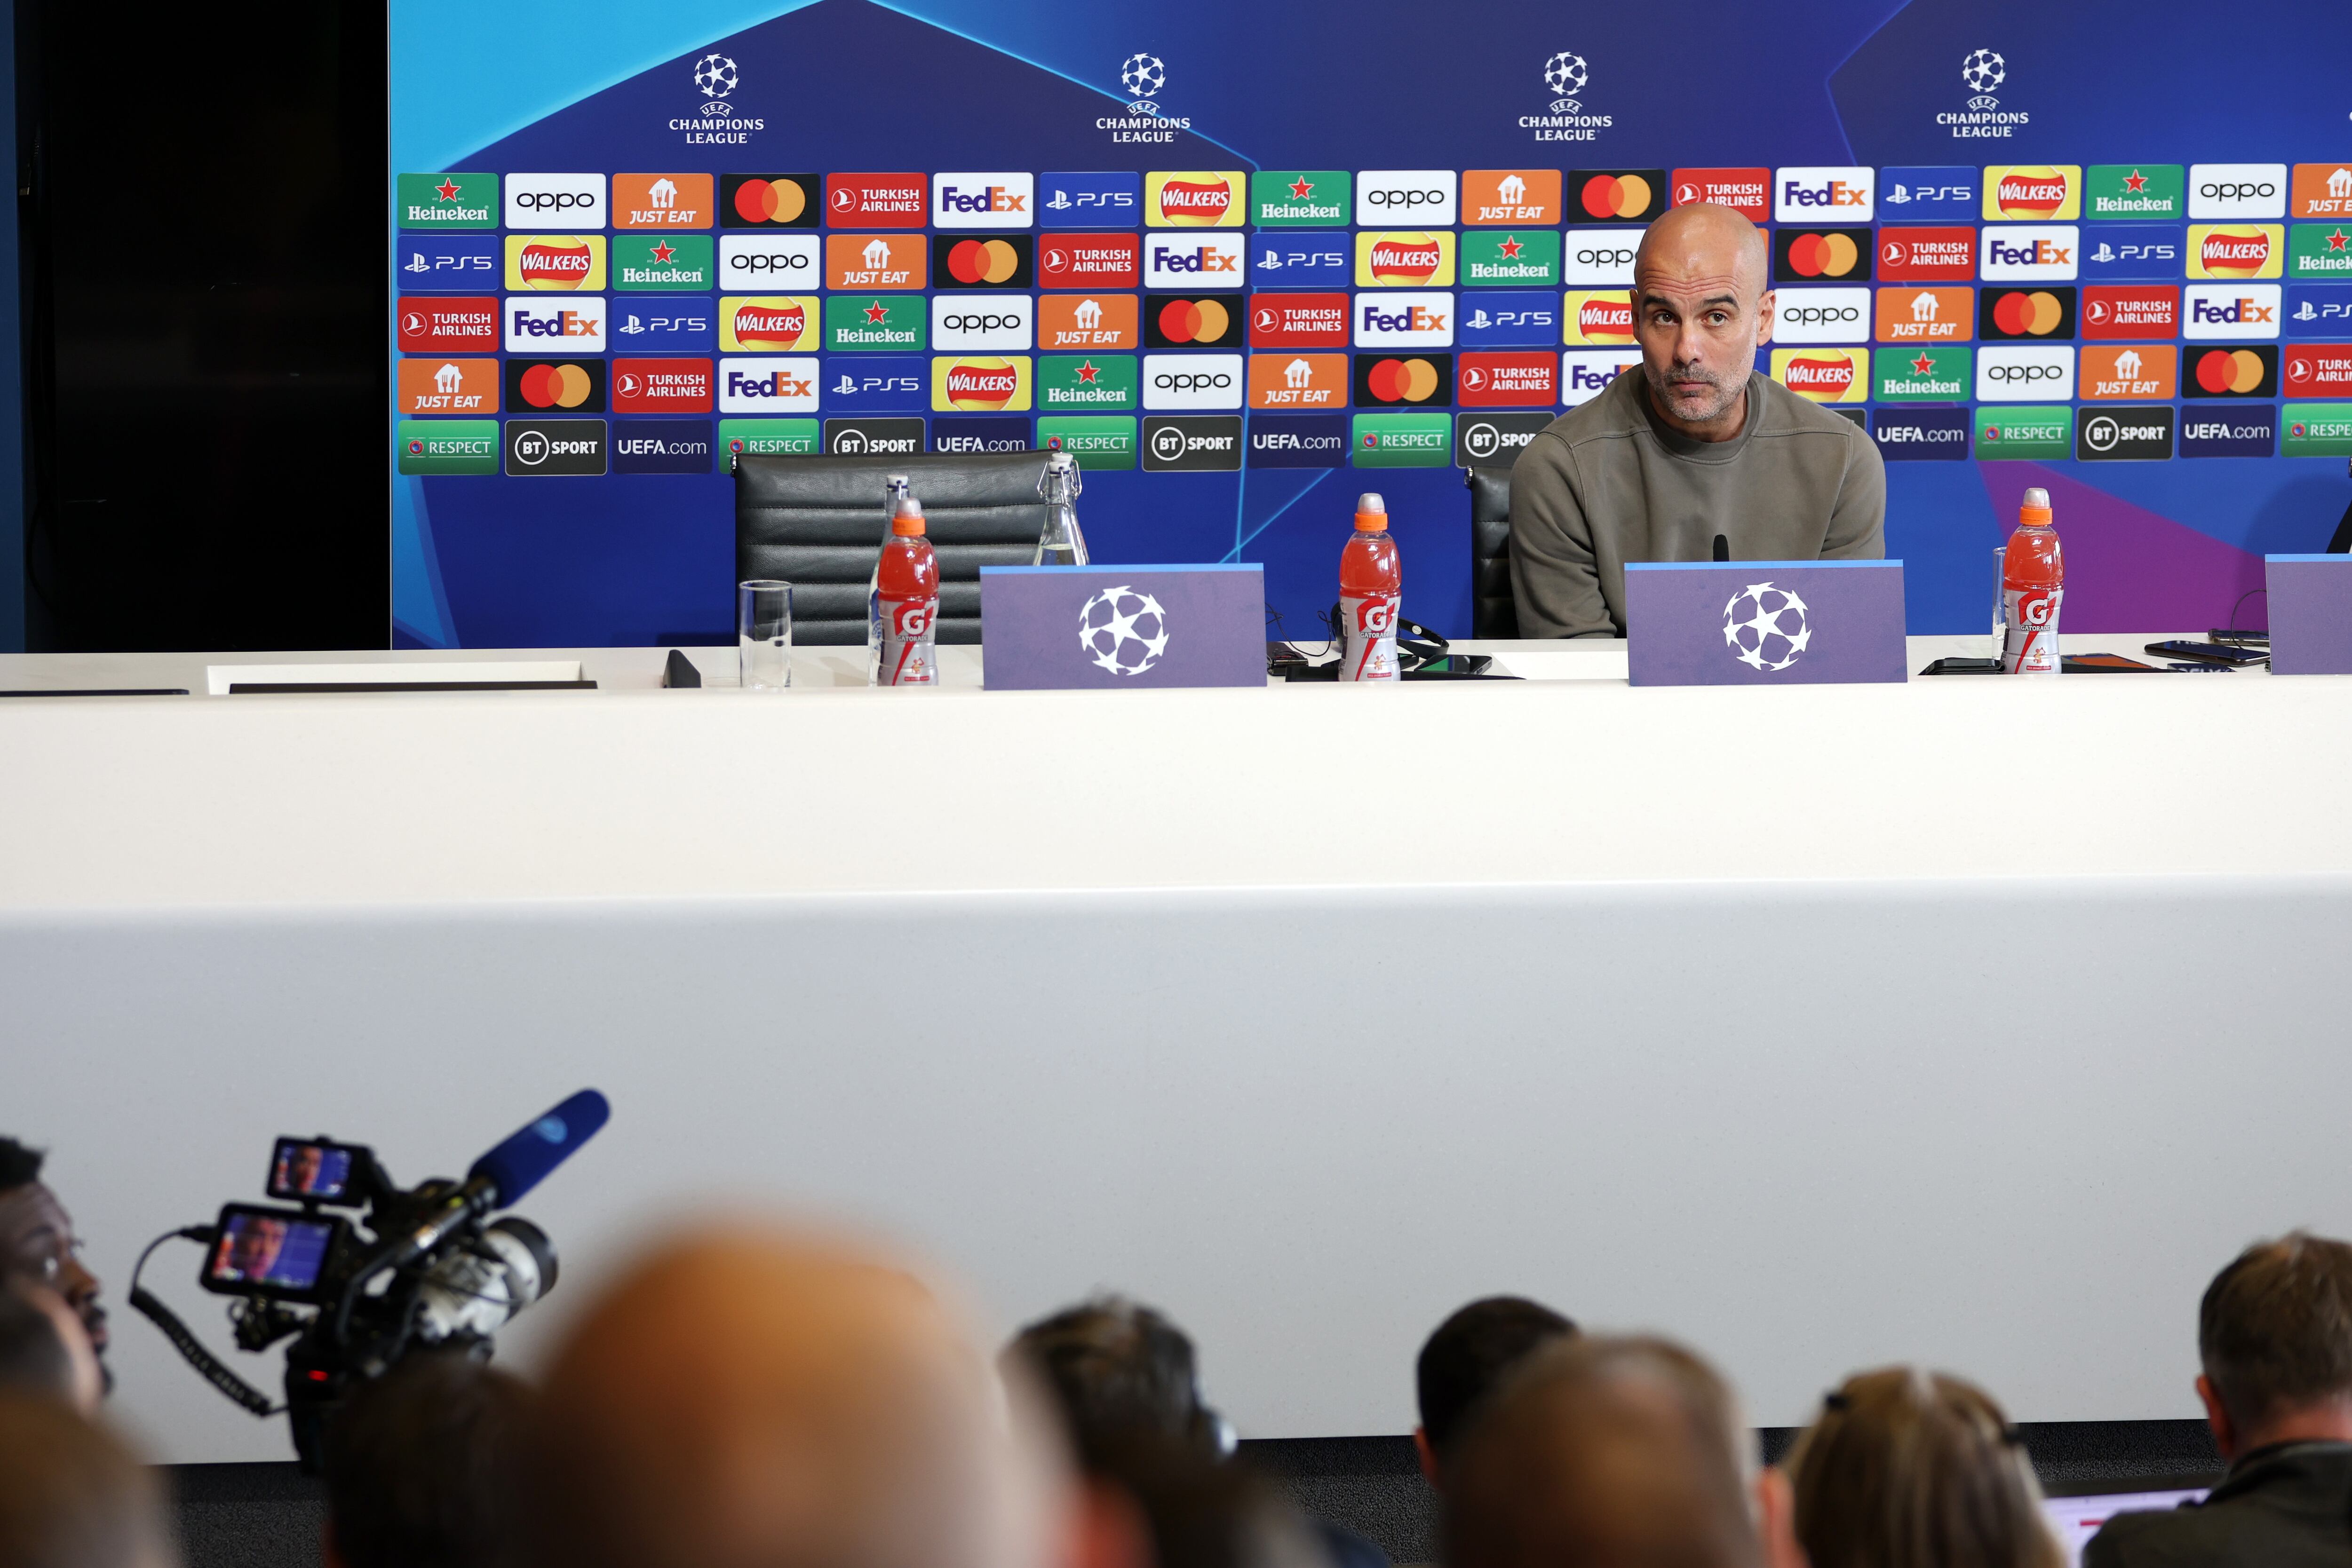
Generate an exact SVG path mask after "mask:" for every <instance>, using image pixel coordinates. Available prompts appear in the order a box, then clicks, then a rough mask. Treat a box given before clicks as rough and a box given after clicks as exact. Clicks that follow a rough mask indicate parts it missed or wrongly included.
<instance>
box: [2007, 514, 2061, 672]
mask: <svg viewBox="0 0 2352 1568" xmlns="http://www.w3.org/2000/svg"><path fill="white" fill-rule="evenodd" d="M2065 583H2066V558H2065V556H2064V555H2063V553H2062V552H2061V551H2060V549H2059V548H2058V530H2057V529H2056V528H2052V527H2051V526H2050V492H2049V491H2047V490H2042V489H2038V488H2037V489H2032V490H2028V491H2027V492H2026V493H2025V504H2024V505H2022V506H2021V507H2018V509H2017V531H2016V532H2015V533H2013V534H2011V535H2010V536H2009V549H2008V550H2007V551H2006V552H2004V553H2003V555H2002V556H2001V563H2000V598H2001V606H2002V610H2003V612H2004V616H2003V619H2004V622H2006V625H2007V634H2006V635H2005V636H2004V637H2003V639H2002V642H2001V649H2000V667H2001V673H2002V674H2012V675H2054V674H2057V673H2058V603H2059V601H2060V600H2062V599H2063V598H2064V597H2065V595H2066V588H2065Z"/></svg>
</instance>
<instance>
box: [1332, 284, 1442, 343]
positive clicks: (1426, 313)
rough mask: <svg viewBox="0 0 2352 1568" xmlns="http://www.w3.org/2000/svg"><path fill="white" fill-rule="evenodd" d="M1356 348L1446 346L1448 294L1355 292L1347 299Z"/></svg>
mask: <svg viewBox="0 0 2352 1568" xmlns="http://www.w3.org/2000/svg"><path fill="white" fill-rule="evenodd" d="M1349 308H1350V309H1351V311H1352V312H1353V315H1354V319H1355V326H1356V347H1358V348H1360V349H1450V348H1452V347H1453V346H1454V296H1453V295H1451V294H1442V293H1431V294H1359V295H1357V296H1356V297H1355V298H1354V299H1353V301H1351V302H1350V306H1349Z"/></svg>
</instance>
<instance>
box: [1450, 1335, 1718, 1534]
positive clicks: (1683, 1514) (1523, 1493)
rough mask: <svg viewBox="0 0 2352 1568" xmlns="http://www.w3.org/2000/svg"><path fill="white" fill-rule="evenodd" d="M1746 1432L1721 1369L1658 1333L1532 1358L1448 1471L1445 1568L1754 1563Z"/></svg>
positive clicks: (1593, 1339) (1477, 1422)
mask: <svg viewBox="0 0 2352 1568" xmlns="http://www.w3.org/2000/svg"><path fill="white" fill-rule="evenodd" d="M1747 1445H1748V1431H1747V1428H1746V1427H1745V1426H1744V1424H1743V1423H1742V1421H1741V1419H1740V1416H1739V1414H1738V1406H1737V1405H1736V1403H1735V1402H1734V1400H1733V1399H1732V1397H1731V1392H1730V1390H1729V1389H1728V1388H1727V1386H1726V1385H1724V1382H1723V1380H1722V1379H1721V1378H1720V1377H1718V1376H1717V1375H1716V1374H1715V1372H1714V1370H1713V1369H1712V1368H1710V1367H1709V1366H1708V1365H1707V1364H1706V1363H1705V1362H1703V1361H1701V1360H1700V1359H1699V1358H1698V1357H1697V1356H1696V1355H1693V1354H1691V1353H1690V1352H1689V1351H1686V1350H1685V1349H1683V1348H1682V1347H1681V1346H1679V1345H1675V1344H1672V1343H1668V1342H1666V1341H1664V1340H1659V1339H1639V1338H1615V1337H1607V1336H1601V1335H1578V1336H1576V1337H1574V1338H1570V1339H1568V1340H1564V1341H1562V1342H1560V1343H1555V1344H1552V1345H1549V1346H1546V1347H1545V1348H1543V1349H1541V1350H1538V1351H1537V1352H1536V1353H1534V1354H1531V1355H1529V1356H1528V1358H1527V1359H1526V1360H1524V1361H1523V1362H1521V1363H1520V1364H1519V1365H1518V1367H1517V1369H1516V1370H1514V1371H1513V1372H1512V1373H1511V1374H1510V1375H1509V1376H1508V1377H1507V1378H1506V1380H1505V1381H1504V1384H1503V1386H1502V1387H1501V1388H1499V1389H1497V1390H1496V1393H1495V1395H1494V1396H1493V1397H1492V1398H1491V1399H1489V1400H1488V1401H1487V1402H1486V1405H1485V1406H1484V1407H1483V1408H1481V1409H1480V1410H1479V1411H1478V1412H1477V1413H1476V1414H1475V1415H1474V1416H1472V1418H1471V1421H1470V1425H1469V1427H1468V1428H1467V1429H1466V1430H1465V1431H1464V1432H1463V1433H1462V1434H1461V1435H1460V1437H1459V1438H1458V1439H1457V1441H1456V1442H1455V1444H1454V1455H1453V1458H1452V1459H1451V1461H1450V1462H1449V1463H1448V1465H1447V1467H1446V1472H1445V1479H1446V1490H1445V1552H1444V1561H1445V1563H1447V1565H1448V1568H1581V1565H1585V1564H1591V1565H1592V1568H1758V1565H1759V1564H1760V1563H1762V1562H1763V1561H1764V1552H1763V1545H1762V1540H1761V1537H1760V1535H1759V1531H1758V1529H1757V1524H1756V1521H1755V1517H1754V1514H1753V1513H1752V1511H1751V1509H1750V1498H1749V1490H1748V1479H1749V1471H1750V1469H1751V1462H1750V1459H1749V1458H1748V1448H1747Z"/></svg>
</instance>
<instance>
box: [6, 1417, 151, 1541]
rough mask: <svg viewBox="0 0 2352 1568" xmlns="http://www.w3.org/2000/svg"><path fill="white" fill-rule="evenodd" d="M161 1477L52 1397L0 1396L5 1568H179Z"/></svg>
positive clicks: (90, 1422) (96, 1424)
mask: <svg viewBox="0 0 2352 1568" xmlns="http://www.w3.org/2000/svg"><path fill="white" fill-rule="evenodd" d="M176 1562H177V1558H176V1556H175V1554H174V1553H173V1550H172V1537H171V1532H170V1529H169V1527H168V1526H167V1525H166V1524H165V1523H164V1522H163V1494H162V1490H161V1489H160V1488H159V1487H158V1486H157V1485H156V1481H155V1476H154V1473H153V1472H152V1471H151V1470H150V1469H148V1468H147V1467H146V1466H145V1465H142V1464H141V1463H140V1462H139V1459H138V1458H137V1456H135V1455H133V1454H132V1453H131V1451H130V1450H129V1449H128V1448H124V1447H123V1445H122V1443H121V1439H119V1438H117V1437H114V1435H113V1434H111V1433H110V1432H109V1431H107V1430H106V1428H104V1427H101V1426H100V1425H99V1424H98V1423H97V1422H95V1421H91V1420H89V1418H87V1417H85V1416H82V1415H80V1414H79V1412H77V1411H76V1410H75V1409H74V1408H73V1406H71V1405H69V1404H68V1403H67V1402H66V1401H65V1400H63V1399H60V1398H58V1397H55V1396H52V1395H48V1394H21V1393H4V1392H0V1568H174V1564H175V1563H176Z"/></svg>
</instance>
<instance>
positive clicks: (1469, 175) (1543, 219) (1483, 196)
mask: <svg viewBox="0 0 2352 1568" xmlns="http://www.w3.org/2000/svg"><path fill="white" fill-rule="evenodd" d="M1462 221H1463V223H1464V224H1465V225H1470V226H1472V227H1479V226H1486V225H1496V224H1504V225H1514V226H1517V227H1529V226H1532V227H1537V228H1553V227H1557V226H1558V225H1559V222H1560V215H1559V170H1557V169H1465V170H1464V171H1463V172H1462Z"/></svg>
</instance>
